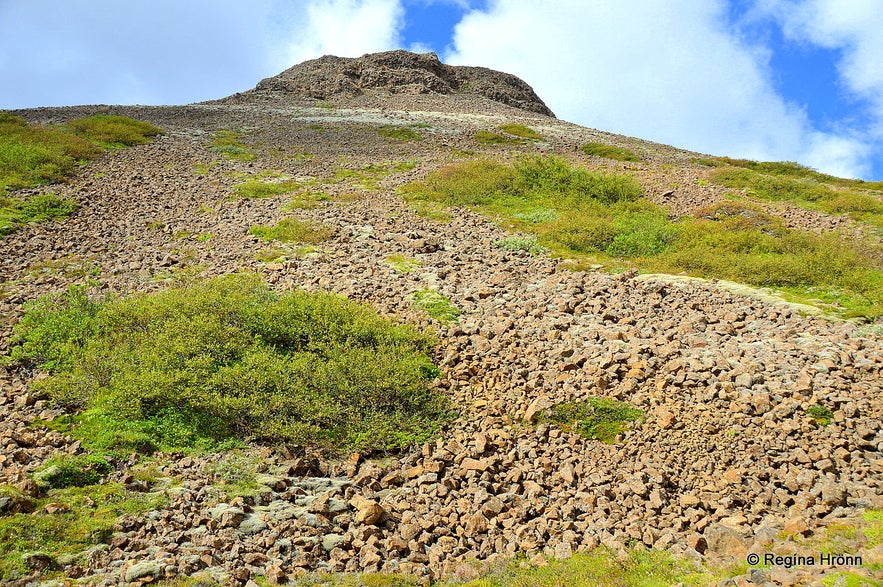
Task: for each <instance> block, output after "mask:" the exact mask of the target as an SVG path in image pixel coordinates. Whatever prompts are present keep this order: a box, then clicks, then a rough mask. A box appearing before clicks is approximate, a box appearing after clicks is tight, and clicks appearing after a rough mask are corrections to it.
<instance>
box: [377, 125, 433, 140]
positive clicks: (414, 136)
mask: <svg viewBox="0 0 883 587" xmlns="http://www.w3.org/2000/svg"><path fill="white" fill-rule="evenodd" d="M377 134H379V135H380V136H382V137H384V138H387V139H394V140H397V141H422V140H423V135H422V134H420V133H419V132H418V131H416V130H414V129H413V128H412V127H410V126H381V127H380V128H378V129H377Z"/></svg>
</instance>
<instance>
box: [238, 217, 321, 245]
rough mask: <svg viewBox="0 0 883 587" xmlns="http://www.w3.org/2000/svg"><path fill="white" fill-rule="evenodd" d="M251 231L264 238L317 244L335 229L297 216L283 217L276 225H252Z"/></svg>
mask: <svg viewBox="0 0 883 587" xmlns="http://www.w3.org/2000/svg"><path fill="white" fill-rule="evenodd" d="M249 232H250V233H251V234H253V235H255V236H256V237H258V238H262V239H264V240H273V241H279V242H283V243H306V244H311V245H317V244H319V243H322V242H325V241H326V240H328V239H329V238H331V237H332V235H333V234H334V231H333V230H332V229H331V228H330V227H328V226H325V225H324V224H317V223H315V222H310V221H306V220H298V219H297V218H283V219H282V220H280V221H279V223H278V224H276V225H275V226H252V227H251V228H250V229H249Z"/></svg>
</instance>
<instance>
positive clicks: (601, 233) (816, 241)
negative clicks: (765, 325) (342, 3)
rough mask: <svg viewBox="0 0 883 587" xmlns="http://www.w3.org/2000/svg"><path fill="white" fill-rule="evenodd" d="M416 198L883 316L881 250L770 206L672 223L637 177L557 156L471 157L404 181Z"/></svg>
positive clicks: (573, 250) (643, 264)
mask: <svg viewBox="0 0 883 587" xmlns="http://www.w3.org/2000/svg"><path fill="white" fill-rule="evenodd" d="M401 191H402V193H403V195H404V197H405V199H406V200H408V201H409V203H410V204H411V205H412V206H414V205H415V204H416V203H418V202H433V203H435V204H436V205H438V206H461V207H468V208H471V209H473V210H477V211H479V212H482V213H484V214H486V215H488V216H490V217H492V218H495V219H497V220H498V221H499V222H500V223H501V224H503V225H504V226H505V227H506V228H510V229H514V230H518V231H520V232H523V233H527V234H531V235H534V236H535V237H536V240H537V243H539V244H540V245H541V246H545V247H547V248H549V249H550V250H551V252H552V253H554V254H556V255H559V256H565V257H570V258H574V259H576V260H578V261H579V262H580V263H592V264H595V263H599V262H600V263H601V264H606V265H608V266H623V265H626V266H632V267H637V268H639V269H642V270H646V271H654V272H663V273H687V274H690V275H694V276H699V277H706V278H718V279H727V280H731V281H737V282H740V283H745V284H749V285H752V286H756V287H771V288H776V289H779V290H781V291H783V292H785V293H786V294H787V295H788V296H790V297H792V298H793V299H794V300H796V301H804V302H808V303H815V304H817V305H819V306H820V307H823V308H826V309H827V310H829V311H831V312H834V313H836V314H839V315H842V316H845V317H852V316H865V317H875V316H878V315H881V314H883V271H881V267H880V259H883V254H881V251H880V247H879V246H878V245H875V244H873V243H872V242H870V241H868V242H867V243H862V242H857V241H855V240H854V239H846V238H844V237H842V236H841V235H839V234H836V233H828V234H821V235H818V234H814V233H809V232H804V231H799V230H792V229H789V228H787V227H786V226H785V225H784V224H783V222H782V221H781V219H778V218H776V217H773V216H771V215H769V214H767V213H766V212H764V211H763V210H762V209H761V208H759V207H757V206H754V205H751V204H747V203H743V202H738V201H726V202H722V203H720V204H716V205H714V206H711V207H709V208H706V209H704V210H699V211H698V212H696V214H695V217H685V218H682V219H680V220H677V221H675V220H671V219H669V217H668V213H667V211H666V210H665V209H663V208H661V207H659V206H657V205H655V204H653V203H651V202H649V201H648V200H646V199H644V198H642V197H641V186H640V184H639V183H638V182H637V180H635V179H634V177H632V176H630V175H623V174H610V173H597V172H590V171H588V170H586V169H581V168H575V167H572V166H570V165H569V164H568V163H567V162H566V161H564V160H563V159H560V158H557V157H553V156H549V157H541V156H522V157H520V158H518V159H517V160H516V161H515V162H514V163H513V164H511V165H507V164H504V163H501V162H498V161H494V160H490V159H479V160H473V161H466V162H461V163H457V164H454V165H451V166H449V167H446V168H443V169H441V170H439V171H436V172H434V173H431V174H430V175H429V176H428V177H427V178H426V179H425V180H424V181H421V182H415V183H413V184H410V185H408V186H405V187H403V188H402V190H401Z"/></svg>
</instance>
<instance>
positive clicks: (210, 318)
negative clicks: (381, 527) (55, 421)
mask: <svg viewBox="0 0 883 587" xmlns="http://www.w3.org/2000/svg"><path fill="white" fill-rule="evenodd" d="M432 344H433V340H432V339H431V338H429V337H428V336H427V335H424V334H421V333H419V332H417V331H416V330H415V329H414V328H413V327H410V326H404V325H397V324H393V323H391V322H389V321H387V320H385V319H383V318H381V317H379V316H378V315H377V314H376V313H375V312H374V311H373V310H372V309H370V308H368V307H366V306H363V305H360V304H356V303H354V302H350V301H348V300H345V299H342V298H339V297H336V296H331V295H318V294H307V293H301V292H289V293H285V294H283V295H277V294H275V293H273V292H272V291H271V290H269V288H267V286H266V285H264V284H263V283H262V282H261V281H260V279H259V278H258V277H257V276H254V275H232V276H225V277H221V278H217V279H213V280H210V281H207V282H204V283H199V284H193V285H188V286H182V287H177V288H174V289H170V290H166V291H160V292H155V293H148V294H138V295H133V296H131V297H129V298H125V299H117V300H105V301H96V300H91V299H89V298H88V297H87V296H86V295H85V294H84V292H83V291H82V290H79V289H76V288H74V289H71V290H70V291H68V292H67V293H66V294H65V295H63V296H61V297H48V296H44V297H41V298H39V299H38V300H36V301H35V302H33V303H31V304H28V306H27V309H26V312H25V315H24V317H23V318H22V320H21V321H20V322H19V323H18V324H17V325H16V328H15V335H14V338H13V348H12V353H11V356H12V358H13V359H15V360H19V361H23V362H26V363H28V364H32V365H36V366H40V367H42V368H43V369H46V370H47V371H49V372H50V374H51V375H50V377H48V378H46V379H45V380H43V381H41V382H39V383H37V384H35V387H36V388H37V389H38V390H39V391H40V392H42V393H46V394H48V395H49V396H50V397H51V398H52V399H53V400H54V402H55V403H56V404H57V405H61V406H64V407H66V408H68V409H71V410H83V411H82V413H80V414H79V415H78V416H77V417H76V418H75V419H74V422H73V425H74V427H73V430H72V432H73V433H74V434H75V435H77V436H79V437H80V438H82V439H83V441H84V445H85V446H90V447H94V448H98V449H101V450H110V451H118V452H123V453H125V452H127V451H132V450H140V451H144V452H149V451H150V450H155V449H157V448H159V449H163V450H190V449H201V448H217V447H218V446H222V445H224V443H229V442H230V441H234V440H236V439H240V440H245V439H255V440H265V441H271V442H295V443H299V444H305V443H315V444H318V445H320V446H323V447H325V448H328V449H331V450H334V449H339V450H361V451H368V452H370V451H373V450H392V449H398V448H402V447H405V446H408V445H410V444H412V443H414V442H421V441H423V440H425V439H426V438H428V437H429V436H430V435H431V434H432V433H433V432H434V431H435V430H437V429H438V426H439V425H440V422H441V421H442V419H443V418H444V416H445V400H444V399H443V398H442V397H441V396H440V395H439V394H437V393H435V392H433V391H432V390H431V388H430V386H429V384H430V382H431V380H432V379H434V378H435V377H437V376H438V374H439V371H438V369H436V367H435V366H434V365H433V364H432V362H431V361H430V359H429V357H428V356H427V354H426V353H427V351H428V350H429V349H430V347H431V345H432Z"/></svg>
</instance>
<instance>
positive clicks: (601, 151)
mask: <svg viewBox="0 0 883 587" xmlns="http://www.w3.org/2000/svg"><path fill="white" fill-rule="evenodd" d="M580 150H581V151H582V152H583V153H585V154H586V155H592V156H594V157H604V158H605V159H616V160H617V161H640V160H641V158H640V157H638V156H637V155H636V154H635V153H634V151H630V150H629V149H626V148H624V147H616V146H614V145H608V144H606V143H586V144H585V145H583V146H582V147H580Z"/></svg>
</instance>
